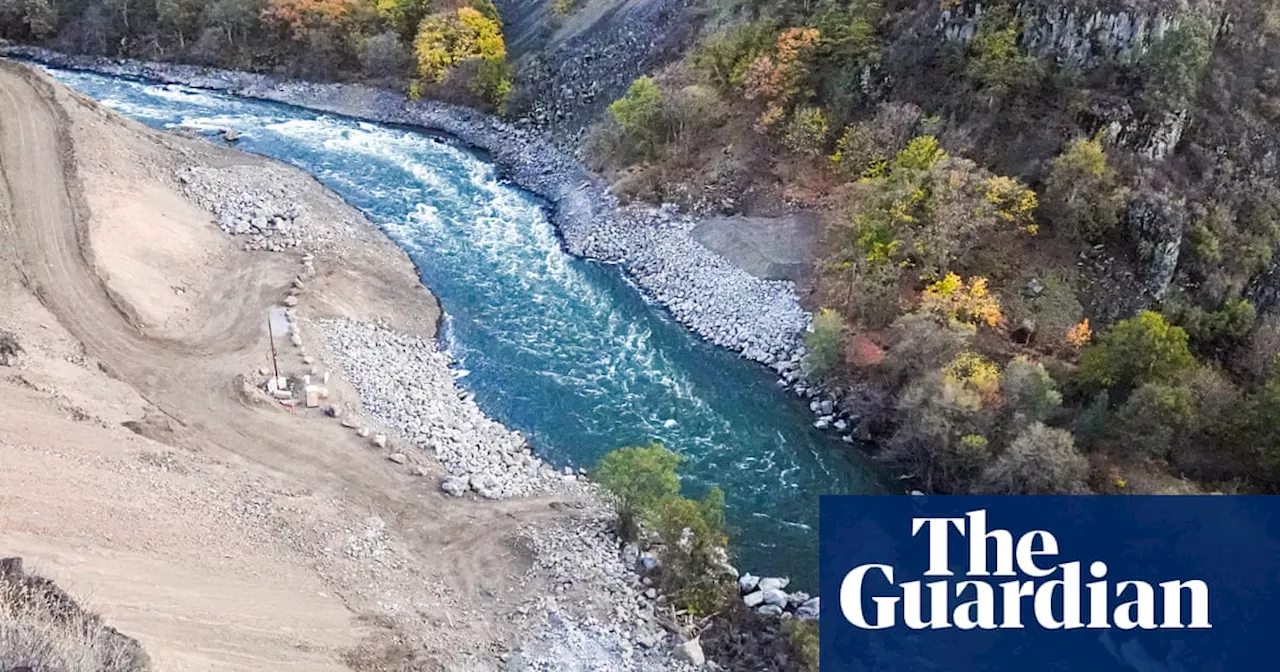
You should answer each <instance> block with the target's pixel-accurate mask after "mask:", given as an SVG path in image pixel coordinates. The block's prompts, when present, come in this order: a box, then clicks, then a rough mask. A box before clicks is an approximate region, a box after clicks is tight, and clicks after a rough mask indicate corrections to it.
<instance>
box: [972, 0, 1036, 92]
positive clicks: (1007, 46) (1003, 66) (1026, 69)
mask: <svg viewBox="0 0 1280 672" xmlns="http://www.w3.org/2000/svg"><path fill="white" fill-rule="evenodd" d="M1021 34H1022V33H1021V30H1020V29H1019V27H1018V24H1017V22H1016V21H1015V20H1014V19H1013V18H1012V17H1011V16H1009V14H1008V13H1007V12H1006V11H1001V10H999V9H997V10H995V11H992V12H990V13H989V14H988V16H987V17H986V18H985V19H983V21H982V23H981V24H980V25H979V27H978V32H977V34H975V35H974V36H973V41H972V42H971V43H970V45H969V49H970V54H969V60H968V62H967V63H966V64H965V71H964V74H965V78H966V79H968V80H969V82H970V83H971V84H972V85H973V87H974V88H975V89H977V90H979V91H982V92H984V93H986V94H987V95H989V96H990V99H991V100H992V101H995V100H996V99H999V98H1002V97H1004V96H1005V95H1007V94H1009V93H1012V92H1016V91H1019V90H1021V89H1024V88H1026V87H1029V86H1030V85H1031V84H1032V83H1033V82H1034V81H1035V79H1036V78H1037V77H1038V76H1039V73H1040V66H1039V61H1037V60H1036V59H1035V58H1034V57H1033V56H1031V55H1029V54H1027V53H1026V52H1025V51H1023V50H1022V47H1021V46H1020V45H1019V44H1018V41H1019V38H1020V37H1021Z"/></svg>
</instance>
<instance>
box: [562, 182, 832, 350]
mask: <svg viewBox="0 0 1280 672" xmlns="http://www.w3.org/2000/svg"><path fill="white" fill-rule="evenodd" d="M695 226H697V221H696V220H695V219H693V218H690V217H682V216H679V215H677V214H676V213H675V212H674V210H673V209H672V208H670V207H664V208H657V209H654V208H644V207H635V206H633V207H627V208H623V209H620V210H619V212H618V217H616V218H615V219H612V220H606V221H603V222H601V223H600V225H599V226H597V227H596V229H595V230H594V231H592V232H591V233H590V234H589V236H588V242H587V243H586V245H585V251H586V254H587V256H591V257H595V258H601V259H616V260H619V261H621V262H622V264H623V265H624V266H625V267H626V269H627V271H628V272H629V273H630V274H631V277H632V278H634V279H635V281H636V283H637V284H638V285H640V287H641V288H642V289H643V290H644V291H645V292H647V293H648V294H649V295H650V296H652V297H653V298H654V299H655V300H656V301H658V302H659V303H661V304H663V305H664V306H666V307H667V309H668V310H670V311H671V313H672V315H674V316H675V318H676V319H677V320H679V321H680V322H681V323H682V324H684V325H686V326H688V327H689V328H690V329H692V330H693V331H694V332H696V333H697V334H698V335H700V336H702V337H703V338H704V339H706V340H708V341H710V342H712V343H714V344H716V345H719V346H722V347H726V348H729V349H731V350H735V351H737V352H741V353H742V355H743V356H744V357H747V358H748V359H752V360H755V361H758V362H762V363H764V364H768V365H773V364H776V363H779V362H786V361H791V360H792V357H793V355H794V353H795V350H796V348H797V347H798V346H799V343H800V338H799V337H800V334H801V333H803V332H804V330H805V329H806V328H808V325H809V314H808V313H807V312H806V311H805V310H804V309H803V308H801V307H800V301H799V299H798V298H797V297H796V293H795V288H794V285H793V284H792V283H790V282H787V281H776V280H761V279H759V278H756V277H754V276H752V275H751V274H749V273H747V272H746V271H744V270H742V269H741V268H738V267H737V266H734V265H733V264H732V263H730V262H729V261H728V260H726V259H724V258H723V257H721V256H720V255H718V254H716V253H714V252H712V251H711V250H708V249H707V248H706V247H703V246H702V245H701V244H699V243H697V242H696V241H694V239H693V238H692V236H691V235H690V234H691V232H692V231H693V228H694V227H695Z"/></svg>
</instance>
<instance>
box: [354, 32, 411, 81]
mask: <svg viewBox="0 0 1280 672" xmlns="http://www.w3.org/2000/svg"><path fill="white" fill-rule="evenodd" d="M407 62H408V55H407V54H406V53H405V50H404V47H402V46H401V45H400V38H399V37H398V36H397V35H396V34H395V32H393V31H390V30H388V31H387V32H385V33H382V34H380V35H374V36H373V37H370V38H368V39H366V40H365V41H364V45H363V46H362V47H361V49H360V65H361V66H363V67H364V70H365V72H367V73H369V74H371V75H374V76H378V77H387V76H392V77H394V76H395V75H397V74H399V73H401V72H402V71H403V70H404V67H405V63H407Z"/></svg>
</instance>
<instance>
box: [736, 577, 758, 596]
mask: <svg viewBox="0 0 1280 672" xmlns="http://www.w3.org/2000/svg"><path fill="white" fill-rule="evenodd" d="M759 585H760V577H758V576H755V575H753V574H743V575H742V576H740V577H738V592H740V593H743V594H746V593H750V592H752V591H754V590H755V589H756V587H757V586H759Z"/></svg>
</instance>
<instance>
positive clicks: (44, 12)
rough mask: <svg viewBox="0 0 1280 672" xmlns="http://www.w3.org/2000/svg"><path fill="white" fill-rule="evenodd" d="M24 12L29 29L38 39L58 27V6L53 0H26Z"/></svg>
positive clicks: (48, 34)
mask: <svg viewBox="0 0 1280 672" xmlns="http://www.w3.org/2000/svg"><path fill="white" fill-rule="evenodd" d="M23 10H24V11H23V14H24V15H25V16H26V23H27V30H29V31H31V36H32V37H34V38H36V39H44V38H46V37H48V36H50V35H52V34H53V31H54V30H55V29H56V28H57V27H58V8H57V7H56V6H55V5H54V4H53V2H51V0H25V2H24V4H23Z"/></svg>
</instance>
